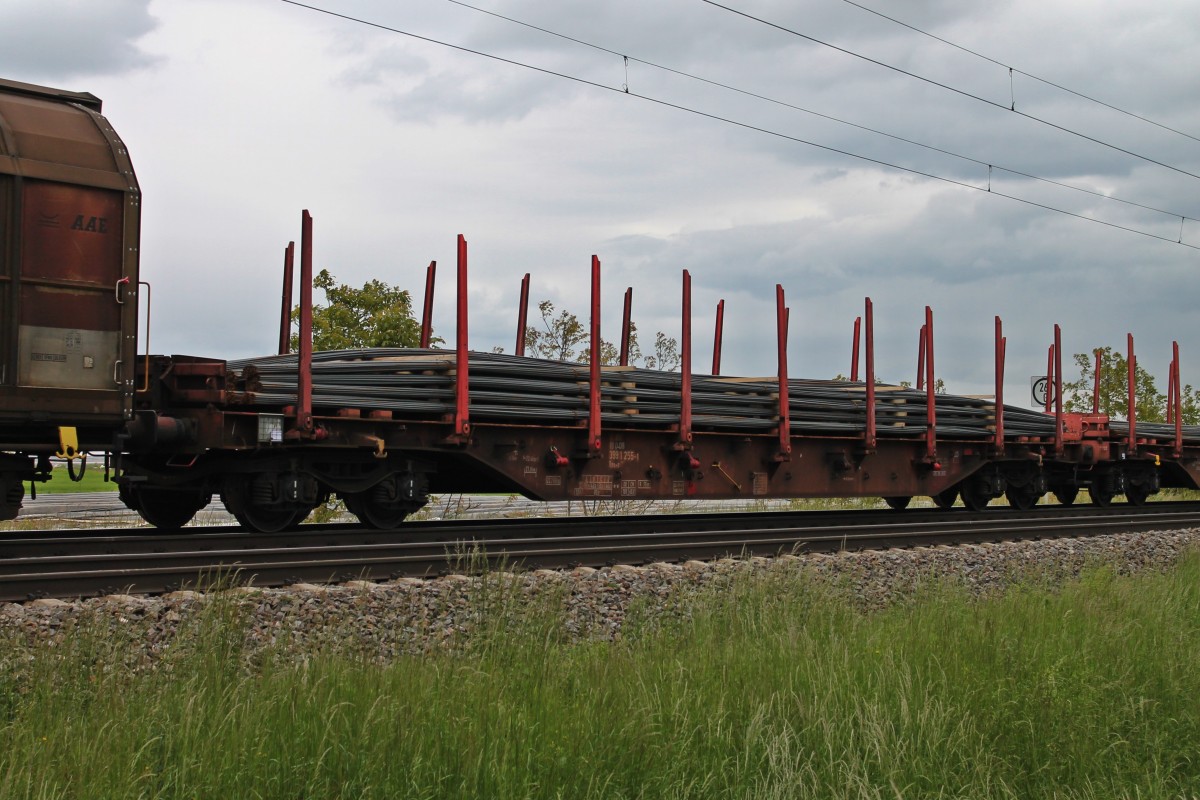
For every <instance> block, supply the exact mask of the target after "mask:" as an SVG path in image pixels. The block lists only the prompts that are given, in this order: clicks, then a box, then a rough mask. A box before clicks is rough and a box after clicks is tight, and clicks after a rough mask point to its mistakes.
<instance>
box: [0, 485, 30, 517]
mask: <svg viewBox="0 0 1200 800" xmlns="http://www.w3.org/2000/svg"><path fill="white" fill-rule="evenodd" d="M24 499H25V484H23V483H21V481H19V480H18V479H17V478H16V477H10V476H8V475H0V520H8V519H16V518H17V512H18V511H20V510H21V501H22V500H24Z"/></svg>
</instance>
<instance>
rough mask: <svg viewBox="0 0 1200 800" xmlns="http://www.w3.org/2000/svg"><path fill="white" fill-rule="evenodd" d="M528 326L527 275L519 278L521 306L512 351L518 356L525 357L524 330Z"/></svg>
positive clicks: (518, 311)
mask: <svg viewBox="0 0 1200 800" xmlns="http://www.w3.org/2000/svg"><path fill="white" fill-rule="evenodd" d="M528 326H529V273H528V272H526V273H525V277H524V278H521V306H520V308H519V309H518V310H517V346H516V348H515V349H514V350H513V352H514V353H516V354H517V355H519V356H523V355H525V329H526V328H527V327H528Z"/></svg>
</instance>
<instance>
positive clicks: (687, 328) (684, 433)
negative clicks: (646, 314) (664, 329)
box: [679, 269, 692, 444]
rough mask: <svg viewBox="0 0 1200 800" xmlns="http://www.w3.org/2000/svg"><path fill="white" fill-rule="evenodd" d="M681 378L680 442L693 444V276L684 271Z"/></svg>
mask: <svg viewBox="0 0 1200 800" xmlns="http://www.w3.org/2000/svg"><path fill="white" fill-rule="evenodd" d="M682 340H683V341H682V343H681V344H682V352H681V353H680V376H679V441H681V442H683V443H684V444H691V442H692V275H691V273H690V272H688V271H687V270H686V269H685V270H684V271H683V333H682Z"/></svg>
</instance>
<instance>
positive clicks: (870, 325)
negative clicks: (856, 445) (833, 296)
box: [863, 297, 876, 450]
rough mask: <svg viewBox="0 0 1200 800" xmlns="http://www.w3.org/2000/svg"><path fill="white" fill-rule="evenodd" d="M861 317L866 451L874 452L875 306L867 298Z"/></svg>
mask: <svg viewBox="0 0 1200 800" xmlns="http://www.w3.org/2000/svg"><path fill="white" fill-rule="evenodd" d="M863 316H864V317H866V319H867V330H866V334H867V364H866V366H867V374H866V378H865V379H866V382H867V449H868V450H874V449H875V444H876V437H875V306H874V304H872V303H871V298H869V297H868V298H867V302H866V308H865V309H864V313H863Z"/></svg>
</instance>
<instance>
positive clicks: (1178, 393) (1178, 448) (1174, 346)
mask: <svg viewBox="0 0 1200 800" xmlns="http://www.w3.org/2000/svg"><path fill="white" fill-rule="evenodd" d="M1171 356H1172V357H1171V364H1172V366H1171V375H1172V376H1174V378H1175V414H1174V422H1175V446H1174V448H1173V449H1174V451H1175V457H1176V458H1179V457H1180V456H1181V455H1183V389H1182V384H1181V383H1180V375H1179V342H1171Z"/></svg>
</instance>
